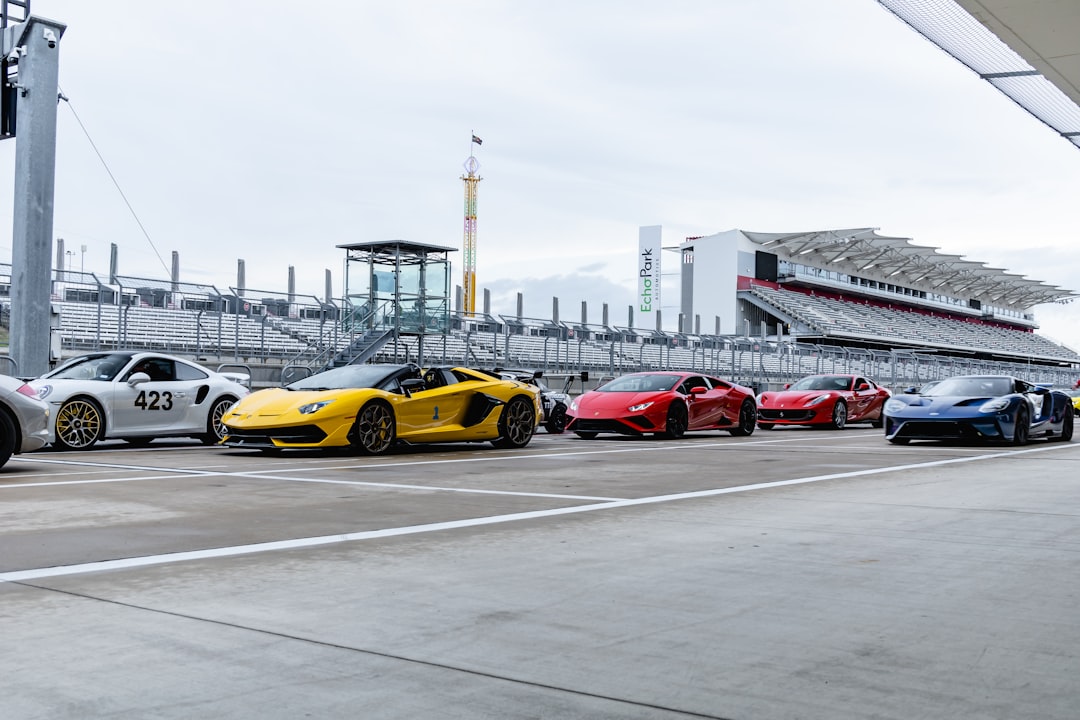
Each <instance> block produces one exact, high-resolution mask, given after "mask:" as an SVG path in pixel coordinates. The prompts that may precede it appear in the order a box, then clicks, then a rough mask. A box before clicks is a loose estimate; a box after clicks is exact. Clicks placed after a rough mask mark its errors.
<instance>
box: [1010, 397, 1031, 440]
mask: <svg viewBox="0 0 1080 720" xmlns="http://www.w3.org/2000/svg"><path fill="white" fill-rule="evenodd" d="M1030 434H1031V424H1030V423H1029V422H1028V411H1027V408H1026V407H1024V406H1023V405H1021V406H1020V409H1019V410H1017V411H1016V425H1015V426H1013V445H1027V442H1028V436H1029V435H1030Z"/></svg>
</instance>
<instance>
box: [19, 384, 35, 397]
mask: <svg viewBox="0 0 1080 720" xmlns="http://www.w3.org/2000/svg"><path fill="white" fill-rule="evenodd" d="M15 392H18V393H21V394H23V395H25V396H26V397H32V398H34V399H35V400H37V399H38V394H37V390H35V389H34V388H32V387H30V386H29V385H27V384H26V383H23V384H22V385H21V386H20V387H19V389H18V390H16V391H15Z"/></svg>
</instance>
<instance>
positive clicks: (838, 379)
mask: <svg viewBox="0 0 1080 720" xmlns="http://www.w3.org/2000/svg"><path fill="white" fill-rule="evenodd" d="M850 389H851V378H850V377H848V376H847V375H811V376H810V377H804V378H803V379H802V380H800V381H798V382H797V383H795V384H794V385H792V386H791V387H789V388H788V390H850Z"/></svg>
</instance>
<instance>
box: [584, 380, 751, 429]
mask: <svg viewBox="0 0 1080 720" xmlns="http://www.w3.org/2000/svg"><path fill="white" fill-rule="evenodd" d="M756 421H757V406H756V405H755V403H754V391H753V390H751V389H750V388H746V387H743V386H741V385H735V384H734V383H730V382H727V381H725V380H720V379H719V378H714V377H709V376H708V375H698V374H696V373H688V372H678V371H673V372H639V373H631V374H629V375H622V376H620V377H617V378H615V379H614V380H612V381H610V382H608V383H606V384H604V385H601V386H600V387H598V388H596V389H595V390H590V391H589V392H587V393H585V394H583V395H580V396H578V397H577V398H575V399H574V400H572V401H571V402H570V408H569V409H568V410H567V424H566V429H567V430H568V431H570V432H573V433H577V435H578V437H582V438H585V439H586V440H591V439H592V438H594V437H596V436H597V435H599V434H600V433H618V434H620V435H646V434H650V433H651V434H654V435H659V436H661V437H666V438H678V437H682V436H683V433H685V432H687V431H694V430H727V431H728V432H730V433H731V434H732V435H749V434H750V433H752V432H754V425H755V423H756Z"/></svg>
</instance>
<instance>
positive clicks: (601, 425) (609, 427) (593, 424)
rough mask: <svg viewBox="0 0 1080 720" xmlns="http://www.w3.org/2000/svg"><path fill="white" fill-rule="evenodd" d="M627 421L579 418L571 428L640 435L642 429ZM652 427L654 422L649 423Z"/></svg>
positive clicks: (579, 430)
mask: <svg viewBox="0 0 1080 720" xmlns="http://www.w3.org/2000/svg"><path fill="white" fill-rule="evenodd" d="M643 419H644V418H634V420H635V421H638V420H643ZM626 422H629V420H626V421H619V420H583V419H581V418H578V419H577V420H576V421H574V425H573V427H571V428H570V430H572V431H573V432H594V433H619V434H621V435H638V434H640V432H641V431H640V430H637V429H635V428H634V427H632V426H630V425H627V424H626ZM648 426H649V427H652V424H651V423H649V424H648Z"/></svg>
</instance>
